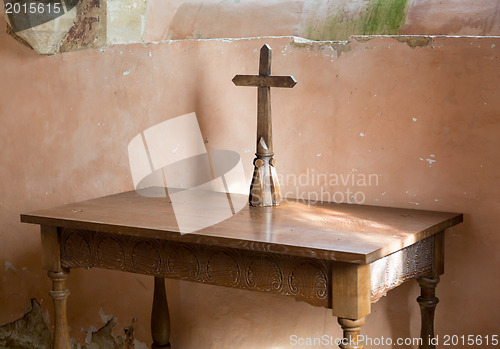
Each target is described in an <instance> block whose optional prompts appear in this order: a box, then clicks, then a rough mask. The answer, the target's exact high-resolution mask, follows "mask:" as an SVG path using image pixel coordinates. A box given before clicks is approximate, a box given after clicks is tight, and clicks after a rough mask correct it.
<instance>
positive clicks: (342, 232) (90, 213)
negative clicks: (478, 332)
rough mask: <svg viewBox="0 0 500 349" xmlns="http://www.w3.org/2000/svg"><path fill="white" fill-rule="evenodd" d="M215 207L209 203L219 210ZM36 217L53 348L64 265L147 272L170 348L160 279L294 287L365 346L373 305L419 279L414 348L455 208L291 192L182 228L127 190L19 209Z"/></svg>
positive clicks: (424, 327) (164, 202) (161, 201)
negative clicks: (286, 198)
mask: <svg viewBox="0 0 500 349" xmlns="http://www.w3.org/2000/svg"><path fill="white" fill-rule="evenodd" d="M215 209H217V208H215ZM21 220H22V221H23V222H27V223H34V224H40V225H41V232H42V266H43V267H44V269H46V270H48V274H49V277H50V278H51V279H52V281H53V290H52V291H51V292H50V295H51V296H52V298H53V299H54V307H55V328H54V348H55V349H63V348H64V349H69V348H70V341H69V333H68V325H67V320H66V299H67V297H68V296H69V290H67V289H66V284H65V283H66V278H67V276H68V273H69V269H71V268H90V267H99V268H108V269H114V270H122V271H125V272H131V273H140V274H146V275H152V276H154V277H155V291H154V300H153V310H152V320H151V331H152V338H153V345H152V347H153V348H170V343H169V337H170V319H169V314H168V305H167V300H166V294H165V284H164V278H174V279H181V280H187V281H194V282H199V283H206V284H212V285H219V286H227V287H234V288H241V289H247V290H253V291H259V292H266V293H274V294H281V295H287V296H293V297H295V298H296V299H298V300H302V301H305V302H307V303H310V304H312V305H315V306H321V307H326V308H331V309H332V312H333V315H334V316H336V317H338V321H339V324H340V325H341V326H342V328H343V331H344V341H343V342H342V343H340V345H339V346H340V347H341V348H343V349H357V348H363V347H364V344H363V343H362V341H361V340H360V338H361V336H360V337H358V335H359V334H360V329H361V326H362V325H363V324H364V322H365V317H366V316H367V315H368V314H370V309H371V303H374V302H376V301H377V300H378V299H380V297H382V296H383V295H385V294H386V293H387V291H389V290H391V289H393V288H395V287H397V286H399V285H400V284H401V283H403V282H404V281H406V280H408V279H411V278H416V279H417V281H418V282H419V284H420V286H421V296H420V297H418V299H417V301H418V303H419V305H420V308H421V315H422V324H421V338H422V343H421V344H420V348H434V346H433V345H432V344H431V343H430V342H429V340H428V339H429V338H432V337H433V336H434V331H433V322H434V309H435V307H436V304H437V302H438V299H437V298H436V297H435V287H436V285H437V283H438V282H439V275H441V274H442V273H443V272H444V258H443V256H444V230H445V229H446V228H448V227H450V226H453V225H455V224H458V223H460V222H461V221H462V215H461V214H456V213H445V212H431V211H420V210H407V209H396V208H384V207H374V206H362V205H346V204H330V203H316V204H312V203H307V202H299V201H296V202H288V203H284V204H283V205H281V206H279V207H274V208H260V207H249V206H247V207H245V208H244V209H243V210H242V211H240V212H238V213H236V214H235V215H234V216H233V217H231V218H229V219H227V220H225V221H223V222H221V223H219V224H216V225H214V226H212V227H208V228H205V229H202V230H200V231H196V232H194V233H192V234H185V235H182V234H180V233H179V232H178V228H177V227H176V223H175V215H174V214H173V211H172V209H171V204H170V203H169V201H168V199H165V198H145V197H142V196H140V195H138V194H137V193H136V192H134V191H132V192H126V193H121V194H116V195H111V196H108V197H103V198H99V199H94V200H89V201H84V202H80V203H76V204H70V205H66V206H62V207H58V208H55V209H50V210H43V211H37V212H33V213H29V214H24V215H21Z"/></svg>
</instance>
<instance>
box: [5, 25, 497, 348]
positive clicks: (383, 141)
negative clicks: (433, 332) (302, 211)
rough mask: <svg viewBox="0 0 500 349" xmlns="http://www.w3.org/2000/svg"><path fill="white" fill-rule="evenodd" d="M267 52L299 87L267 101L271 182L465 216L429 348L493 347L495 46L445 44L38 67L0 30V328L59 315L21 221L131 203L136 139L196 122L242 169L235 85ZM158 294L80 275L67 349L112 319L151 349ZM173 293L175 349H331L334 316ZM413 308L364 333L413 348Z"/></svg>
mask: <svg viewBox="0 0 500 349" xmlns="http://www.w3.org/2000/svg"><path fill="white" fill-rule="evenodd" d="M0 27H1V28H4V27H5V23H4V22H3V20H1V23H0ZM264 43H269V44H270V45H271V47H272V48H273V50H274V57H273V72H274V73H275V74H293V75H294V76H295V78H296V79H297V80H298V84H297V86H296V87H295V88H294V89H292V90H289V89H287V90H273V92H272V98H273V111H274V115H273V117H274V129H275V132H274V133H275V151H276V154H277V155H276V157H277V161H278V171H279V172H280V173H281V174H282V175H285V174H296V175H299V174H302V173H307V170H308V169H309V170H310V171H312V170H314V171H315V172H317V173H326V174H332V173H336V174H344V175H347V174H349V173H359V174H377V175H378V178H379V181H378V185H372V186H369V187H356V186H354V187H353V186H350V185H349V186H347V187H349V188H350V189H351V190H356V191H363V193H364V194H365V195H366V203H367V204H376V205H383V206H397V207H407V208H417V209H429V210H442V211H457V212H463V213H464V214H465V222H464V223H463V224H462V225H460V226H459V227H457V228H453V229H450V230H449V231H448V234H447V240H446V248H447V254H446V273H445V275H444V276H443V277H442V279H441V280H442V281H441V284H440V286H439V288H438V296H439V297H440V298H441V302H440V304H439V306H438V311H437V325H436V328H437V332H438V334H440V335H444V334H459V335H462V334H476V335H477V334H483V335H486V334H489V335H492V334H495V333H496V334H498V326H497V312H498V311H497V310H498V309H499V308H500V297H499V295H498V289H500V278H498V268H499V267H500V257H499V256H500V254H498V251H499V250H500V235H499V234H498V231H497V230H498V229H497V228H496V223H497V217H498V215H499V213H500V204H499V197H500V189H499V188H500V186H499V185H498V183H499V179H500V165H499V164H498V149H499V147H500V137H499V134H500V123H499V116H498V115H499V111H500V99H499V98H498V81H499V74H500V69H499V68H500V56H499V52H500V51H499V49H500V39H499V38H446V37H440V38H434V39H433V42H432V45H429V46H427V47H416V48H411V47H409V46H408V45H407V44H406V43H400V42H398V41H396V40H394V39H391V38H376V39H373V40H370V41H367V42H364V43H363V42H357V41H356V40H353V41H352V42H351V50H350V51H347V52H344V53H343V54H342V55H341V56H340V57H336V54H335V51H333V50H331V49H329V48H328V46H324V45H323V46H321V47H320V48H318V47H319V46H318V45H316V46H313V47H308V45H305V47H304V45H297V44H293V43H292V39H291V38H288V37H284V38H269V39H241V40H235V41H229V40H203V41H195V40H193V41H174V42H164V43H161V44H150V45H143V44H136V45H129V46H123V45H117V46H113V47H110V48H108V49H104V50H86V51H80V52H73V53H67V54H62V55H57V56H39V55H37V54H35V53H34V52H33V51H31V50H29V49H28V48H26V47H23V46H21V45H20V44H18V43H17V42H15V41H14V40H13V39H12V38H11V37H9V36H8V35H6V34H4V30H3V29H2V30H0V79H1V84H0V120H1V126H0V149H1V150H2V151H1V153H0V178H1V180H2V182H1V183H2V185H1V186H0V241H1V243H0V267H1V268H0V309H1V310H0V323H6V322H8V321H11V320H13V319H16V318H18V317H20V316H21V315H22V314H23V312H24V311H25V310H26V306H27V305H28V304H29V299H30V298H31V297H33V296H36V297H37V298H38V299H41V300H42V301H43V302H42V306H43V307H44V309H47V310H50V309H51V307H50V301H49V297H48V296H47V295H46V294H47V292H48V290H49V288H50V284H49V281H48V278H47V277H46V276H45V273H44V272H43V271H42V270H41V268H40V264H39V261H40V237H39V233H38V229H37V227H35V226H31V225H26V224H21V223H19V214H20V213H21V212H26V211H30V210H35V209H41V208H49V207H52V206H55V205H60V204H64V203H69V202H74V201H78V200H84V199H89V198H93V197H99V196H103V195H107V194H111V193H117V192H120V191H124V190H129V189H132V181H131V178H130V174H129V168H128V160H127V145H128V142H129V141H130V140H131V139H132V138H133V137H134V136H135V135H136V134H138V133H139V132H140V131H142V130H144V129H145V128H147V127H149V126H152V125H155V124H157V123H159V122H161V121H164V120H166V119H169V118H172V117H175V116H178V115H181V114H185V113H188V112H192V111H195V112H196V113H197V114H198V117H199V122H200V125H201V130H202V133H203V136H204V137H207V138H208V141H209V142H208V147H209V148H210V149H230V150H234V151H237V152H239V153H240V154H241V156H242V157H243V160H244V163H245V164H246V169H247V170H251V167H250V166H251V161H252V158H253V152H254V138H255V136H254V130H255V112H256V105H255V102H256V91H255V90H254V89H251V88H242V87H235V86H233V84H232V83H231V79H232V77H233V76H234V75H235V74H240V73H242V74H244V73H248V74H252V73H255V72H256V71H257V60H258V49H259V48H260V47H261V46H262V45H263V44H264ZM124 73H125V74H124ZM431 154H432V155H431ZM433 155H434V156H433ZM427 159H429V160H435V162H432V161H431V162H429V161H428V160H427ZM322 184H324V183H322ZM320 187H321V185H318V184H311V185H310V186H302V187H300V188H299V190H301V192H302V191H303V192H313V191H315V190H319V189H320ZM347 187H346V186H342V185H340V186H338V187H333V188H332V187H328V188H327V189H328V190H333V191H345V190H346V189H347ZM288 190H294V187H293V186H291V185H289V184H288V185H287V184H286V183H285V185H284V191H288ZM152 284H153V282H152V278H150V277H145V276H140V275H128V274H125V273H119V272H111V271H106V270H88V271H87V270H75V271H73V272H72V273H71V277H70V282H69V287H70V289H71V292H72V294H71V296H70V299H69V323H70V326H71V335H72V337H74V338H76V339H77V340H78V341H80V342H82V341H83V338H84V337H85V331H86V330H88V329H89V327H90V326H100V325H101V324H102V323H103V322H102V318H103V317H102V316H101V315H108V314H113V315H115V316H116V317H117V318H118V321H119V325H118V326H117V328H116V331H117V333H120V332H122V331H121V329H122V328H124V327H127V326H128V325H129V324H130V322H131V320H132V318H133V317H135V318H136V319H137V332H136V335H137V338H138V339H139V340H140V341H143V342H147V343H149V342H150V336H149V331H148V327H149V317H150V305H151V300H152V286H153V285H152ZM167 288H168V289H167V292H168V297H169V300H170V311H171V317H172V343H173V347H174V348H183V349H200V348H201V349H203V348H231V349H233V348H242V349H249V348H264V349H278V348H280V349H281V348H290V347H291V346H290V345H289V337H290V335H293V334H296V335H298V336H301V337H311V336H319V335H322V334H328V335H332V336H334V337H338V336H340V330H339V329H338V326H337V324H336V320H335V319H334V318H333V317H332V316H331V313H330V311H328V310H326V309H322V308H315V307H312V306H309V305H307V304H305V303H300V302H295V301H294V300H293V299H292V298H286V297H280V296H272V295H264V294H258V293H253V292H248V291H241V290H232V289H225V288H220V287H213V286H207V285H197V284H191V283H187V282H180V281H168V286H167ZM417 295H418V287H417V285H416V283H414V282H410V283H407V284H405V285H403V286H402V287H400V288H398V289H396V290H394V291H392V292H390V293H389V295H388V297H385V298H383V299H382V300H381V301H379V302H378V303H377V304H375V305H374V306H373V309H372V314H371V315H370V316H369V317H368V322H367V325H366V326H365V329H364V331H365V333H366V334H367V335H369V336H371V337H380V336H384V337H392V338H397V337H410V336H411V337H416V336H417V335H418V331H419V321H420V320H419V311H418V306H417V303H416V302H415V298H416V297H417ZM456 348H465V347H464V346H457V347H456Z"/></svg>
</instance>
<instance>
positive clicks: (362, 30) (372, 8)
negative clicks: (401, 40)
mask: <svg viewBox="0 0 500 349" xmlns="http://www.w3.org/2000/svg"><path fill="white" fill-rule="evenodd" d="M408 3H411V0H410V1H408V0H369V1H368V2H367V3H366V6H365V7H364V8H362V7H360V9H359V11H356V12H350V13H347V12H345V11H339V12H338V13H336V14H334V15H331V16H328V17H327V19H326V20H325V21H324V22H323V23H318V22H317V20H316V21H310V24H309V25H308V26H307V27H306V28H305V36H306V37H307V38H308V39H311V40H322V41H324V40H346V39H348V38H349V37H350V36H351V35H396V34H398V32H399V29H400V28H401V27H402V26H403V25H404V24H405V19H406V15H407V10H408V7H409V6H408V5H409V4H408Z"/></svg>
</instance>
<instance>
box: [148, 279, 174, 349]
mask: <svg viewBox="0 0 500 349" xmlns="http://www.w3.org/2000/svg"><path fill="white" fill-rule="evenodd" d="M151 336H152V337H153V345H152V346H151V348H152V349H161V348H170V315H169V314H168V303H167V293H166V291H165V279H164V278H161V277H155V290H154V298H153V311H152V313H151Z"/></svg>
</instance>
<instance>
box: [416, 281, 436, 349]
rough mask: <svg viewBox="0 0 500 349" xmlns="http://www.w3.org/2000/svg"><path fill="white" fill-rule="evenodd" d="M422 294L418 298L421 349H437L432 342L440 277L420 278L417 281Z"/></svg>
mask: <svg viewBox="0 0 500 349" xmlns="http://www.w3.org/2000/svg"><path fill="white" fill-rule="evenodd" d="M417 281H418V283H419V285H420V290H421V294H420V297H418V298H417V302H418V304H419V305H420V315H421V320H422V324H421V329H420V338H421V339H422V343H421V344H420V346H419V348H420V349H435V348H436V345H435V344H434V343H433V342H432V339H433V338H434V312H435V310H436V305H437V304H438V303H439V299H438V298H437V297H436V285H437V284H438V282H439V276H435V277H420V278H418V279H417Z"/></svg>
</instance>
